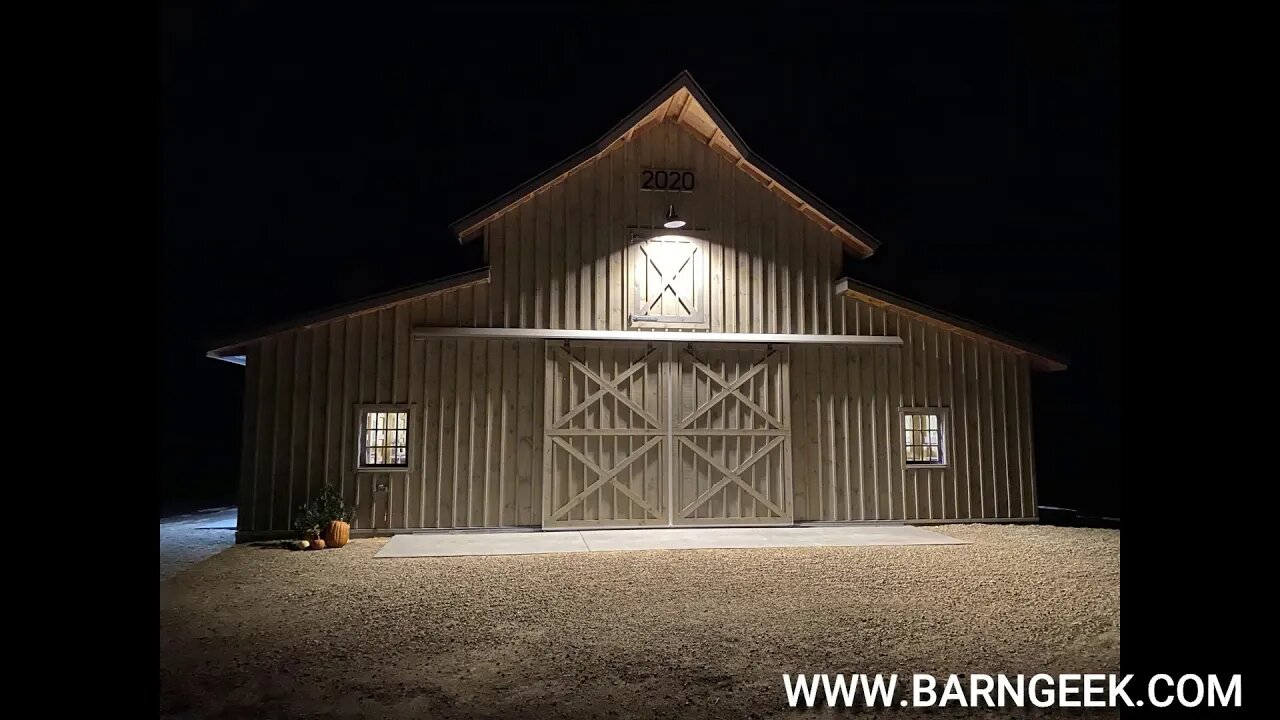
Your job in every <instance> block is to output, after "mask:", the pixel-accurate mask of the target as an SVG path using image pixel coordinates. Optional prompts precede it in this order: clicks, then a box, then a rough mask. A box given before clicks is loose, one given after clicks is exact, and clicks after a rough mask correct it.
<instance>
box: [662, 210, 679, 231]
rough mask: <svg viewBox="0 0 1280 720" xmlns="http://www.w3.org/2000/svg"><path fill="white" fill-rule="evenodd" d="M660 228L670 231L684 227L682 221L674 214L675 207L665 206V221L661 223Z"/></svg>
mask: <svg viewBox="0 0 1280 720" xmlns="http://www.w3.org/2000/svg"><path fill="white" fill-rule="evenodd" d="M662 227H664V228H670V229H672V230H675V229H676V228H682V227H684V220H681V219H680V216H679V215H677V214H676V206H675V205H668V206H667V221H666V222H664V223H662Z"/></svg>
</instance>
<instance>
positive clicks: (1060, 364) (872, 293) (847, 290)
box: [835, 278, 1067, 372]
mask: <svg viewBox="0 0 1280 720" xmlns="http://www.w3.org/2000/svg"><path fill="white" fill-rule="evenodd" d="M835 289H836V294H837V295H844V296H845V297H849V298H853V299H855V300H860V301H862V302H865V303H867V304H869V305H874V306H876V307H887V308H890V309H892V310H895V311H897V312H900V313H902V314H904V315H907V316H909V317H914V318H916V319H918V320H921V321H923V322H926V323H929V324H930V325H933V326H935V327H942V328H944V329H946V330H949V331H951V332H954V333H956V334H957V335H961V336H964V337H967V338H970V339H974V340H981V341H983V342H989V343H992V344H994V345H996V346H998V347H1001V348H1003V349H1004V350H1007V351H1009V352H1012V353H1016V354H1018V355H1026V356H1027V357H1028V359H1029V360H1030V361H1031V367H1032V368H1033V369H1035V370H1043V371H1045V372H1057V371H1060V370H1066V369H1067V358H1065V357H1062V356H1061V355H1058V354H1056V353H1050V352H1048V351H1046V350H1044V349H1042V348H1038V347H1036V346H1034V345H1032V344H1030V343H1027V342H1025V341H1022V340H1017V339H1014V338H1011V337H1009V336H1007V335H1004V334H1003V333H999V332H997V331H995V330H992V329H991V328H988V327H986V326H983V325H980V324H978V323H976V322H973V321H972V320H966V319H965V318H962V317H959V316H956V315H952V314H950V313H947V312H943V311H942V310H938V309H936V308H932V307H929V306H928V305H925V304H923V303H918V302H915V301H914V300H908V299H907V298H904V297H902V296H901V295H896V294H894V293H891V292H889V291H888V290H884V289H882V288H878V287H875V286H874V285H868V284H866V283H862V282H858V281H857V280H853V279H851V278H840V279H839V280H837V281H836V284H835Z"/></svg>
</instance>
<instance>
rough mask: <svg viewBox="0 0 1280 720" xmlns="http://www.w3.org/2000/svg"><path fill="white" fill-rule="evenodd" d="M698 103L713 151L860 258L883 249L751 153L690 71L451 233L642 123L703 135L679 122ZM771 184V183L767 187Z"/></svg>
mask: <svg viewBox="0 0 1280 720" xmlns="http://www.w3.org/2000/svg"><path fill="white" fill-rule="evenodd" d="M686 96H687V97H686ZM677 100H681V101H682V104H681V105H680V106H679V107H680V109H679V110H678V111H675V112H674V113H673V110H672V108H673V105H674V104H675V102H676V101H677ZM695 103H696V110H700V111H701V112H702V113H704V114H705V115H706V116H707V117H708V118H709V119H710V121H711V124H712V125H713V126H714V127H715V128H716V129H717V130H719V132H718V133H716V132H713V133H712V135H711V137H710V138H709V139H708V140H707V144H708V145H709V146H710V147H711V148H713V149H716V150H717V151H719V152H721V153H722V154H725V155H727V156H728V157H729V158H731V159H732V160H733V161H734V162H735V164H738V162H739V161H745V163H746V165H745V166H743V165H739V167H740V168H744V167H750V168H751V169H752V170H751V171H748V174H749V175H751V176H752V177H754V178H756V179H757V180H759V181H760V182H762V183H764V184H766V186H767V187H769V188H770V189H771V190H773V191H774V192H778V189H779V188H783V187H785V188H786V189H787V190H788V191H789V193H790V194H791V195H794V196H795V197H797V198H798V199H799V200H800V201H801V202H802V203H804V204H806V205H808V206H809V207H810V208H811V209H812V211H813V213H814V214H816V215H817V216H818V217H820V218H821V221H820V224H821V225H823V227H824V229H827V230H828V231H829V232H832V233H834V234H835V235H837V236H838V237H840V238H841V239H842V240H843V241H844V242H845V244H846V245H848V246H849V247H850V248H852V249H853V250H854V251H855V252H857V253H858V254H859V255H860V256H862V257H864V258H865V257H869V256H870V255H871V254H872V253H874V252H875V251H876V249H877V248H879V247H880V241H879V240H876V239H875V237H873V236H872V235H871V233H869V232H867V231H866V230H864V229H862V228H861V227H859V226H858V225H857V224H856V223H854V222H853V221H852V220H849V219H848V218H846V217H845V216H844V215H843V214H841V213H840V212H839V211H837V210H836V209H834V208H832V207H831V206H829V205H827V204H826V203H824V202H822V201H821V200H819V199H818V198H817V197H816V196H815V195H813V193H811V192H809V191H808V190H806V189H805V188H804V187H803V186H801V185H800V184H799V183H797V182H795V181H794V180H792V179H791V178H789V177H787V176H786V175H785V174H784V173H782V172H781V171H780V170H778V169H777V168H775V167H774V166H773V165H771V164H769V163H768V162H766V161H765V160H764V159H763V158H761V157H760V156H758V155H756V154H755V153H754V152H752V151H751V150H750V148H748V147H747V144H746V143H745V142H743V140H742V137H741V136H739V135H738V133H737V131H736V130H734V129H733V126H732V125H730V124H729V121H728V120H726V119H725V117H724V115H722V114H721V113H720V111H719V110H718V109H716V107H715V105H714V104H713V103H712V102H711V100H710V99H709V98H708V97H707V95H706V93H705V92H704V91H703V90H702V88H701V87H700V86H699V85H698V83H697V82H696V81H694V79H693V76H692V75H691V74H689V72H688V71H687V70H686V71H683V72H681V73H680V74H679V75H677V76H676V77H675V78H674V79H673V80H672V81H671V82H669V83H667V84H666V85H665V86H663V88H662V89H661V90H659V91H658V92H656V93H654V94H653V95H652V96H651V97H650V98H649V99H648V100H646V101H645V102H644V103H643V104H641V105H640V107H638V108H636V109H635V110H634V111H632V112H631V114H629V115H628V116H627V117H625V118H623V119H622V121H621V122H619V123H617V124H616V125H614V126H613V128H611V129H610V130H609V131H608V132H606V133H605V134H604V135H602V136H601V137H600V138H599V139H598V140H596V142H594V143H592V144H591V145H588V146H586V147H584V148H583V149H581V150H579V151H578V152H576V153H574V154H573V155H570V156H569V157H567V158H565V159H564V160H561V161H560V162H559V163H557V164H555V165H553V166H552V167H550V168H548V169H547V170H546V171H544V172H542V173H541V174H539V175H537V176H535V177H533V178H530V179H529V180H527V181H525V182H524V183H521V184H520V185H519V186H517V187H516V188H514V189H512V190H510V191H509V192H507V193H505V194H503V195H501V196H499V197H498V198H496V199H494V200H492V201H490V202H489V203H487V204H485V205H483V206H482V207H480V208H479V209H477V210H475V211H474V212H472V213H470V214H469V215H467V216H465V217H463V218H461V219H459V220H457V221H455V222H454V223H453V224H452V225H451V226H450V229H451V230H452V231H453V233H454V234H455V235H457V236H458V239H459V240H460V241H462V242H467V241H469V240H471V239H473V238H475V237H476V236H477V232H476V231H477V230H479V229H481V228H482V227H483V226H484V224H485V223H487V222H489V221H491V220H493V219H495V218H497V217H500V216H501V215H503V214H505V213H507V212H509V211H510V210H512V209H513V208H515V207H517V206H518V205H519V204H520V203H521V202H522V201H525V200H527V199H529V198H531V197H532V196H534V195H536V194H537V193H538V192H540V191H542V190H543V189H544V187H545V186H546V185H547V184H548V183H550V182H551V181H553V180H555V179H557V178H560V177H561V176H563V175H566V174H568V173H571V172H573V171H574V170H576V169H577V168H579V167H580V166H582V165H584V164H586V163H588V162H590V161H592V160H594V159H595V158H597V157H598V156H600V155H602V154H604V153H605V152H606V151H608V150H609V148H610V147H612V146H613V145H614V143H615V142H616V141H618V139H619V138H621V139H623V140H624V141H627V140H630V139H631V138H633V137H634V136H635V133H636V132H637V131H639V130H640V129H641V128H642V127H643V126H644V125H647V124H650V123H653V122H655V121H656V122H662V121H664V120H667V119H668V118H669V116H672V115H673V114H674V115H675V117H674V118H670V119H672V120H674V121H676V122H678V124H680V125H681V126H683V127H685V128H687V129H690V130H693V131H694V132H695V134H698V135H699V136H702V135H705V133H700V132H698V130H697V128H695V127H694V126H693V125H691V124H690V122H688V120H687V118H685V120H684V121H681V118H682V117H683V116H684V114H685V112H686V111H689V110H690V108H691V107H695ZM760 176H763V178H764V179H761V177H760ZM770 182H772V183H773V184H772V185H768V183H770ZM792 204H794V203H792ZM832 226H835V228H836V229H832Z"/></svg>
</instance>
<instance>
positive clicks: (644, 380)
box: [543, 341, 793, 528]
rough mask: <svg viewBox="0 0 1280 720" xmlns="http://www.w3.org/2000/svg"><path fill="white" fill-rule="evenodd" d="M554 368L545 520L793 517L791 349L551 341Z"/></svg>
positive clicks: (720, 521) (695, 521) (552, 523)
mask: <svg viewBox="0 0 1280 720" xmlns="http://www.w3.org/2000/svg"><path fill="white" fill-rule="evenodd" d="M547 372H548V378H547V384H546V386H547V395H546V415H545V418H544V420H545V423H546V425H545V433H546V442H545V443H544V447H545V451H544V456H543V478H544V482H543V526H544V527H548V528H556V527H621V526H645V525H725V524H769V525H772V524H788V523H790V522H791V521H792V517H793V515H792V496H791V456H790V452H791V450H790V426H789V423H788V413H787V409H788V392H787V348H786V347H785V346H757V345H737V344H734V345H726V346H712V345H697V344H692V343H671V342H656V343H643V344H624V343H610V342H597V343H578V342H573V343H568V342H554V341H552V342H548V343H547ZM673 496H674V498H675V501H674V503H673V502H671V500H670V498H671V497H673Z"/></svg>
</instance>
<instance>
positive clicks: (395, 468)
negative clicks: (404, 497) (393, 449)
mask: <svg viewBox="0 0 1280 720" xmlns="http://www.w3.org/2000/svg"><path fill="white" fill-rule="evenodd" d="M407 472H413V468H411V467H405V466H403V465H388V466H386V467H376V466H374V467H358V468H356V473H407Z"/></svg>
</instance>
